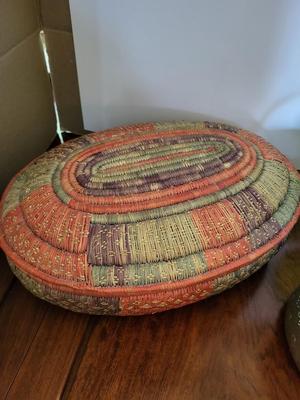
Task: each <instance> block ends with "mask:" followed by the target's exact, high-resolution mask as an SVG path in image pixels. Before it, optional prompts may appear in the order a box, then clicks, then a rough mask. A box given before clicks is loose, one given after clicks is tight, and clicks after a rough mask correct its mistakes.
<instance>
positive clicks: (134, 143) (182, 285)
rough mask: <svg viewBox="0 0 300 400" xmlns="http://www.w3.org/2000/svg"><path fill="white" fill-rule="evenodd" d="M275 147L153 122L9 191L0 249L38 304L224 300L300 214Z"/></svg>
mask: <svg viewBox="0 0 300 400" xmlns="http://www.w3.org/2000/svg"><path fill="white" fill-rule="evenodd" d="M299 196H300V180H299V175H298V173H297V171H296V169H295V168H294V167H293V165H292V164H291V163H290V162H289V161H288V160H287V159H286V158H285V157H284V156H283V155H282V154H281V153H280V152H279V151H278V150H276V149H275V148H274V147H273V146H271V145H270V144H269V143H267V142H266V141H265V140H263V139H262V138H260V137H258V136H256V135H254V134H253V133H250V132H248V131H245V130H242V129H238V128H235V127H232V126H227V125H224V124H219V123H213V122H195V123H188V122H179V123H148V124H141V125H134V126H127V127H122V128H115V129H111V130H107V131H103V132H98V133H94V134H89V135H86V136H83V137H80V138H78V139H75V140H73V141H69V142H67V143H65V144H63V145H60V146H58V147H56V148H54V149H53V150H50V151H48V152H47V153H45V154H44V155H42V156H41V157H39V158H38V159H36V160H34V161H33V162H31V163H30V164H29V165H28V166H27V167H26V168H24V169H23V170H22V171H21V172H20V173H19V174H18V175H17V176H16V177H15V178H14V179H13V180H12V182H11V183H10V184H9V186H8V188H7V189H6V191H5V193H4V195H3V199H2V203H1V211H0V223H1V234H0V241H1V247H2V249H3V250H4V252H5V253H6V255H7V257H8V260H9V263H10V266H11V268H12V270H13V272H14V273H15V275H16V276H17V277H18V278H19V280H20V281H21V282H22V283H23V285H24V286H25V287H26V288H27V289H29V290H30V291H31V292H32V293H33V294H35V295H37V296H38V297H40V298H42V299H45V300H47V301H49V302H51V303H54V304H58V305H60V306H62V307H65V308H68V309H71V310H74V311H79V312H87V313H93V314H112V315H138V314H148V313H156V312H160V311H164V310H168V309H171V308H176V307H181V306H184V305H186V304H189V303H193V302H196V301H198V300H201V299H204V298H206V297H208V296H210V295H213V294H216V293H219V292H221V291H223V290H225V289H227V288H229V287H231V286H233V285H234V284H236V283H238V282H240V281H241V280H243V279H245V278H247V277H248V276H249V275H251V274H252V273H253V272H255V271H256V270H258V269H259V268H260V267H261V266H262V265H263V264H265V263H266V262H267V261H268V260H269V259H270V257H271V256H272V255H274V254H275V252H276V251H277V249H278V247H279V246H280V244H281V243H282V242H283V240H284V239H285V238H286V236H287V235H288V233H289V232H290V230H291V229H292V227H293V225H294V224H295V223H296V221H297V218H298V215H299Z"/></svg>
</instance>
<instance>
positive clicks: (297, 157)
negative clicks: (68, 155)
mask: <svg viewBox="0 0 300 400" xmlns="http://www.w3.org/2000/svg"><path fill="white" fill-rule="evenodd" d="M70 5H71V15H72V23H73V30H74V37H75V50H76V58H77V68H78V73H79V85H80V93H81V100H82V106H83V116H84V123H85V127H86V128H87V129H91V130H99V129H104V128H107V127H111V126H115V125H119V124H126V123H132V122H142V121H153V120H170V119H172V120H173V119H191V120H195V119H201V118H210V119H218V120H224V121H227V122H231V123H235V124H237V125H240V126H242V127H244V128H247V129H251V130H253V131H256V132H257V133H260V134H262V135H263V136H265V137H266V138H267V139H268V140H270V141H271V142H272V143H273V144H275V145H276V146H278V147H279V148H280V149H281V150H282V151H283V152H284V153H286V154H287V155H288V156H289V157H290V159H291V160H293V161H294V162H295V163H296V164H297V166H298V167H300V1H299V0H111V1H109V0H85V1H82V0H70Z"/></svg>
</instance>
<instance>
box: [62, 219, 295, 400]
mask: <svg viewBox="0 0 300 400" xmlns="http://www.w3.org/2000/svg"><path fill="white" fill-rule="evenodd" d="M299 239H300V229H299V225H298V227H297V228H296V230H295V231H294V233H293V234H292V235H291V237H290V238H289V240H288V242H287V243H286V245H285V246H284V247H283V248H282V249H281V251H280V252H279V254H278V255H277V256H276V257H275V258H274V259H273V261H272V262H271V263H270V265H269V266H268V267H265V268H263V269H262V270H261V271H259V272H257V273H256V274H255V275H254V276H252V277H251V278H249V279H248V280H246V281H245V282H243V283H241V284H240V285H238V286H236V287H234V288H233V289H231V290H229V291H227V292H225V293H223V294H221V295H218V296H215V297H213V298H210V299H208V300H206V301H203V302H200V303H198V304H194V305H192V306H189V307H185V308H183V309H179V310H174V311H170V312H166V313H163V314H160V315H154V316H146V317H138V318H123V319H122V318H109V317H101V318H99V319H98V320H97V321H96V323H95V327H94V330H93V332H92V335H91V337H90V340H89V341H88V343H87V348H86V352H85V353H84V355H83V357H82V360H81V362H79V363H78V366H77V367H76V368H77V370H76V371H74V370H73V371H72V375H73V376H74V378H73V382H70V381H69V382H68V385H67V386H66V388H65V392H64V398H67V399H82V398H84V399H99V398H101V400H105V399H116V398H117V399H122V400H126V399H130V400H134V399H147V400H149V399H155V400H159V399H164V400H168V399H170V400H176V399H180V400H182V399H200V398H201V399H214V400H217V399H230V400H243V399H258V398H262V399H272V400H277V399H278V400H285V399H287V400H293V399H295V400H296V399H299V393H300V377H299V373H298V371H297V370H296V367H295V365H294V363H293V361H292V359H291V357H290V355H289V352H288V349H287V345H286V342H285V338H284V334H283V320H282V310H283V304H284V303H283V300H284V298H285V296H287V295H288V293H290V292H291V291H292V290H293V286H295V282H294V280H293V277H295V274H298V273H299V272H295V269H297V271H299V266H298V263H299V259H300V248H299V242H300V240H299ZM284 271H285V273H284ZM286 274H290V278H287V276H286ZM298 276H299V275H298ZM297 283H298V284H299V280H298V281H296V284H297ZM283 288H285V289H284V293H285V296H283Z"/></svg>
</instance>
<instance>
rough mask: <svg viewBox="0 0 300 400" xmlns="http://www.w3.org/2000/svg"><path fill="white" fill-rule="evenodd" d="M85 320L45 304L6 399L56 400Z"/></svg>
mask: <svg viewBox="0 0 300 400" xmlns="http://www.w3.org/2000/svg"><path fill="white" fill-rule="evenodd" d="M88 321H89V316H87V315H80V314H76V313H72V312H69V311H66V310H63V309H61V308H59V307H55V306H52V305H49V307H48V309H47V312H46V314H45V317H44V319H43V321H42V323H41V325H40V327H39V330H38V332H37V334H36V335H35V338H34V340H33V341H32V344H31V346H30V349H29V350H28V352H27V354H26V357H25V358H24V361H23V363H22V365H21V367H20V369H19V372H18V374H17V376H16V378H15V380H14V382H13V384H12V386H11V388H10V390H9V393H8V396H7V399H30V400H35V399H37V400H40V399H43V400H48V399H49V400H53V399H58V398H60V396H61V393H62V390H63V387H64V384H65V381H66V379H67V376H68V373H69V370H70V368H71V365H72V363H73V361H74V359H75V356H76V353H77V351H78V348H79V347H80V344H81V341H82V339H83V336H84V332H85V329H86V327H87V324H88Z"/></svg>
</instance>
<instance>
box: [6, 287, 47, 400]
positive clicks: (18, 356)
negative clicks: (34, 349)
mask: <svg viewBox="0 0 300 400" xmlns="http://www.w3.org/2000/svg"><path fill="white" fill-rule="evenodd" d="M47 307H48V306H47V304H46V303H45V302H43V301H40V300H38V299H37V298H35V297H34V296H32V295H31V294H30V293H29V292H27V291H26V290H25V289H24V288H23V287H22V286H21V284H20V283H19V282H17V280H16V281H15V282H14V284H13V287H12V288H11V290H10V291H9V293H8V294H7V296H6V297H5V301H4V302H3V303H2V304H1V307H0V327H1V329H0V371H1V375H0V399H3V398H5V397H6V395H7V392H8V391H9V388H10V386H11V385H12V383H13V381H14V379H15V377H16V375H17V373H18V371H19V368H20V366H21V364H22V362H23V360H24V358H25V356H26V354H27V351H28V349H29V348H30V345H31V342H32V340H33V339H34V337H35V335H36V333H37V331H38V328H39V326H40V324H41V322H42V319H43V317H44V314H45V312H46V309H47Z"/></svg>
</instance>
